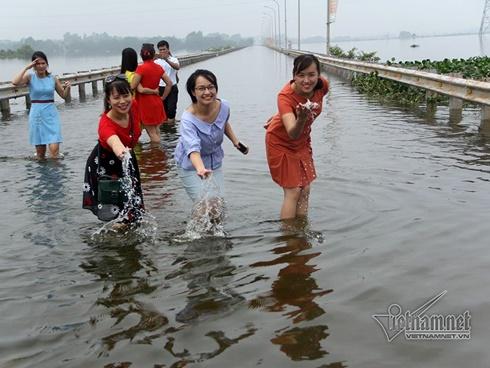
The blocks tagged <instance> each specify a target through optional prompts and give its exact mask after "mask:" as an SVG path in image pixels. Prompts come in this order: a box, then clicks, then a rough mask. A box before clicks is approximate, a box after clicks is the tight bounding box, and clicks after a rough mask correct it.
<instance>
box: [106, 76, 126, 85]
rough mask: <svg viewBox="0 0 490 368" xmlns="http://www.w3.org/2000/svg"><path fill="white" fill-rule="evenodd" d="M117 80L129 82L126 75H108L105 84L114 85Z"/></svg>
mask: <svg viewBox="0 0 490 368" xmlns="http://www.w3.org/2000/svg"><path fill="white" fill-rule="evenodd" d="M116 79H119V80H123V81H126V82H127V81H128V78H126V74H117V75H108V76H107V77H106V78H105V79H104V82H105V84H108V83H112V82H114V81H115V80H116Z"/></svg>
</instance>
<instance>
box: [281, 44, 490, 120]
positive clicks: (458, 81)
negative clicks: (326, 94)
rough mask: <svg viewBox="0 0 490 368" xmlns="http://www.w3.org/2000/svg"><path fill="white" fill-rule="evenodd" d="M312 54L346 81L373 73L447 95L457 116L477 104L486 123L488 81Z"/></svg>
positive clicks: (489, 113) (489, 109) (290, 52)
mask: <svg viewBox="0 0 490 368" xmlns="http://www.w3.org/2000/svg"><path fill="white" fill-rule="evenodd" d="M274 49H275V50H276V51H279V52H282V53H284V54H287V55H290V56H294V57H295V56H298V55H302V54H308V53H311V52H305V51H298V50H288V49H278V48H274ZM313 54H314V55H315V56H316V57H317V58H318V59H319V60H320V63H321V64H322V66H324V67H326V68H330V69H331V70H336V71H341V72H343V74H344V76H346V77H348V78H350V79H351V78H352V77H353V75H354V73H363V74H370V73H373V72H374V73H376V74H377V76H378V77H381V78H385V79H389V80H392V81H395V82H400V83H404V84H407V85H410V86H414V87H418V88H422V89H425V90H426V91H428V92H429V93H439V94H442V95H446V96H449V109H450V111H451V112H452V113H456V114H457V113H459V112H460V111H461V109H462V107H463V103H462V102H463V101H469V102H472V103H475V104H479V105H481V107H482V117H481V119H482V123H485V124H489V122H490V82H485V81H478V80H472V79H464V78H461V77H456V76H450V75H442V74H436V73H429V72H424V71H419V70H412V69H406V68H401V67H394V66H388V65H383V64H377V63H369V62H363V61H354V60H347V59H340V58H335V57H330V56H326V55H324V54H316V53H313ZM341 74H342V73H341Z"/></svg>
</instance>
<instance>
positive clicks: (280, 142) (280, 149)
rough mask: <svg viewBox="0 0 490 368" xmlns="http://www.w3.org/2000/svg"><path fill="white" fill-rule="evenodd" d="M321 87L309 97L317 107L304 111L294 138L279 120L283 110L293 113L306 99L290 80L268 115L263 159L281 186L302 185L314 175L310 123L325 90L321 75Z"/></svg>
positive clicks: (325, 85)
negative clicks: (273, 111) (301, 126)
mask: <svg viewBox="0 0 490 368" xmlns="http://www.w3.org/2000/svg"><path fill="white" fill-rule="evenodd" d="M321 80H322V82H323V87H322V88H320V89H318V90H316V91H314V93H313V96H312V97H311V98H310V101H311V102H316V103H317V104H318V107H317V108H315V109H312V110H311V113H308V117H307V120H306V123H305V126H304V129H303V132H302V133H301V135H300V136H299V137H298V139H291V138H290V137H289V135H288V133H287V131H286V128H285V127H284V123H283V122H282V118H281V117H282V116H283V115H284V114H287V113H291V112H292V113H293V114H295V115H296V106H298V104H300V103H302V104H304V103H306V102H307V99H306V97H304V96H300V95H298V94H296V93H295V92H294V90H293V89H292V87H291V83H288V84H286V85H285V86H284V87H283V89H282V90H281V92H279V95H278V96H277V104H278V108H279V112H278V113H277V114H276V115H275V116H274V117H273V118H272V121H271V123H270V125H269V127H268V128H267V133H266V136H265V142H266V154H267V163H268V164H269V171H270V173H271V176H272V180H274V181H275V182H276V183H278V184H279V185H280V186H281V187H283V188H298V187H303V188H304V187H306V186H308V185H309V184H310V183H311V182H312V181H313V180H315V178H316V171H315V165H314V162H313V153H312V150H311V138H310V134H311V125H312V124H313V121H314V120H315V118H316V117H317V116H318V115H319V114H320V113H321V111H322V105H323V96H325V95H326V94H327V92H328V81H327V80H326V79H325V78H321Z"/></svg>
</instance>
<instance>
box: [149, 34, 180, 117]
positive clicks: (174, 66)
mask: <svg viewBox="0 0 490 368" xmlns="http://www.w3.org/2000/svg"><path fill="white" fill-rule="evenodd" d="M157 47H158V57H157V58H156V59H155V63H157V64H158V65H160V66H161V67H162V68H163V69H165V73H166V74H167V75H168V76H169V77H170V80H171V81H172V89H171V91H170V93H169V95H168V96H167V98H166V99H165V100H163V106H164V107H165V113H166V114H167V123H174V122H175V113H176V111H177V100H178V96H179V89H178V88H177V83H178V77H177V70H179V69H180V65H179V60H178V59H177V58H176V57H174V56H172V54H171V52H170V45H169V44H168V42H167V41H165V40H162V41H160V42H158V44H157ZM164 89H165V82H164V81H163V80H160V87H159V90H160V96H161V95H162V94H163V90H164Z"/></svg>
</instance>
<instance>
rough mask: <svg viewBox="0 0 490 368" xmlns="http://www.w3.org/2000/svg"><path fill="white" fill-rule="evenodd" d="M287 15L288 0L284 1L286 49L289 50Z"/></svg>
mask: <svg viewBox="0 0 490 368" xmlns="http://www.w3.org/2000/svg"><path fill="white" fill-rule="evenodd" d="M286 14H287V13H286V0H284V48H286V49H288V48H289V47H288V21H287V19H288V17H287V15H286Z"/></svg>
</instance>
